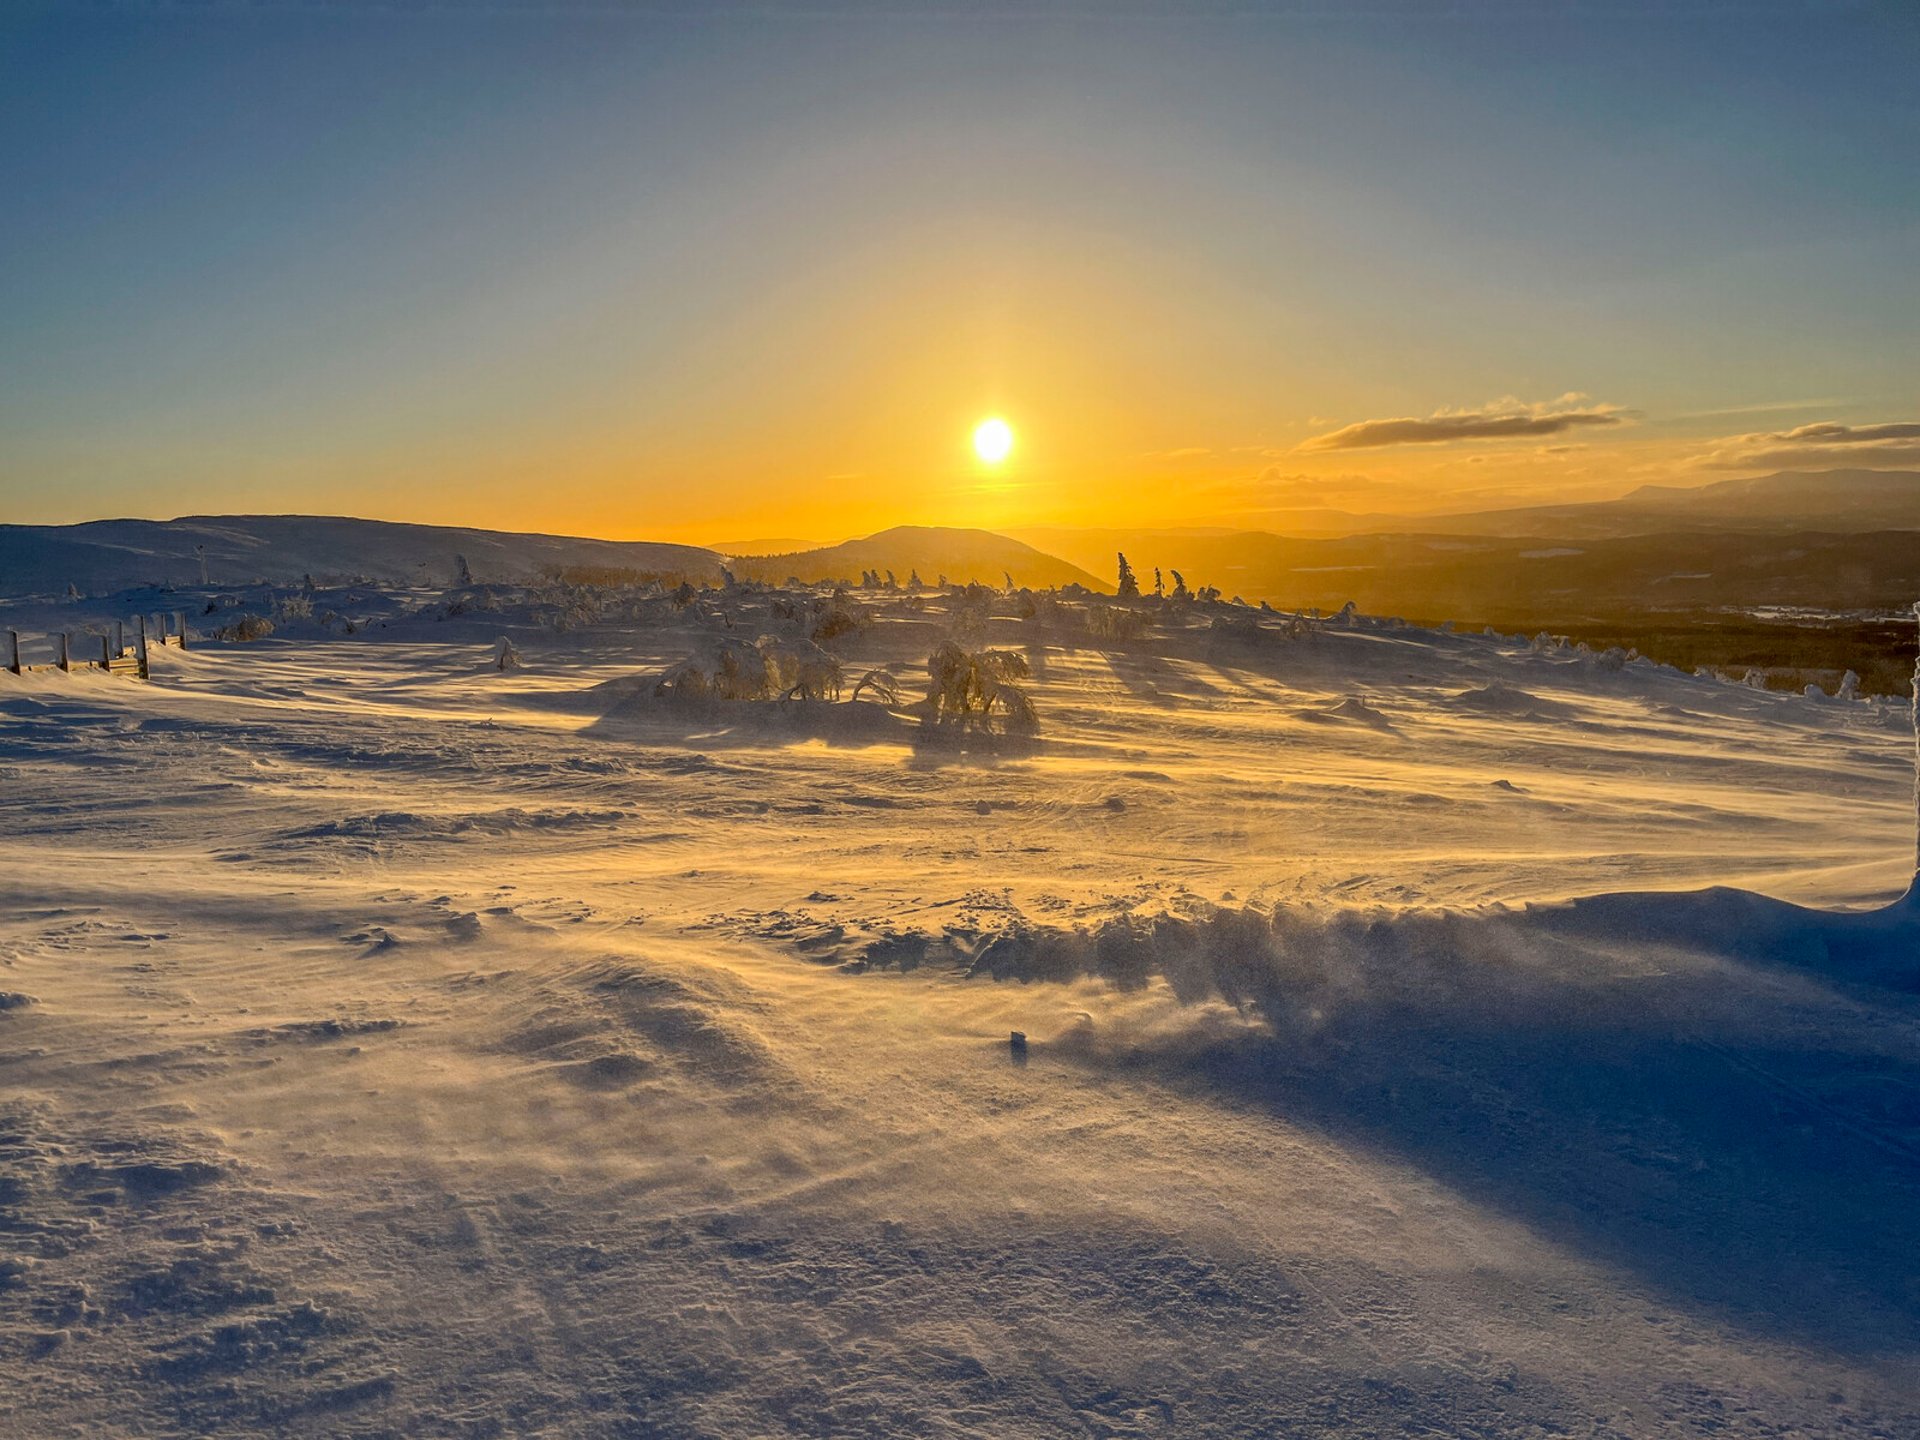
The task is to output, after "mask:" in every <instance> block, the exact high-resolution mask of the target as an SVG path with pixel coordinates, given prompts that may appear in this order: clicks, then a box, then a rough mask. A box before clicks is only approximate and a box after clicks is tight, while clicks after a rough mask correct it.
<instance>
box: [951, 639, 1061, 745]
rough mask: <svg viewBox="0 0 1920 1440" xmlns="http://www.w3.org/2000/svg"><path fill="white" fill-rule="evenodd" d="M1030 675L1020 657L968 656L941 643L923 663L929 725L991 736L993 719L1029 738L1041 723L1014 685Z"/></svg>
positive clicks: (997, 654)
mask: <svg viewBox="0 0 1920 1440" xmlns="http://www.w3.org/2000/svg"><path fill="white" fill-rule="evenodd" d="M1029 673H1030V672H1029V670H1028V668H1027V662H1026V659H1025V657H1023V656H1022V655H1021V654H1020V653H1019V652H1018V651H1014V650H979V651H969V650H963V649H962V648H961V647H960V646H958V645H956V644H954V642H953V641H951V640H945V641H942V642H941V644H940V647H939V648H938V649H937V650H935V651H934V652H933V654H931V655H929V656H928V657H927V680H928V683H927V716H926V720H927V723H928V724H929V725H933V726H942V725H953V726H959V727H962V728H971V727H974V726H977V727H979V728H980V729H982V730H991V729H992V728H993V722H994V719H995V716H996V714H997V715H998V717H999V719H1000V722H1001V725H1002V727H1003V728H1004V729H1005V730H1007V731H1008V732H1009V733H1012V734H1031V733H1032V732H1033V731H1034V730H1036V729H1037V728H1039V717H1038V716H1037V715H1036V714H1035V712H1034V708H1033V701H1032V700H1030V699H1029V698H1028V697H1027V693H1026V692H1025V691H1024V690H1022V689H1021V688H1020V687H1019V686H1018V685H1016V684H1014V683H1013V682H1014V681H1016V680H1024V679H1026V678H1027V676H1028V675H1029Z"/></svg>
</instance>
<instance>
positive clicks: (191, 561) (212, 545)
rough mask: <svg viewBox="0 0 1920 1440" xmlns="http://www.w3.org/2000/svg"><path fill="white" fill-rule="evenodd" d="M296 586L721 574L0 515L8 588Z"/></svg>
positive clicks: (325, 536)
mask: <svg viewBox="0 0 1920 1440" xmlns="http://www.w3.org/2000/svg"><path fill="white" fill-rule="evenodd" d="M203 558H204V560H205V563H206V576H207V579H208V580H209V581H211V582H212V583H213V584H215V585H229V586H231V585H245V584H249V583H251V582H253V581H256V580H267V581H271V582H274V583H278V584H297V583H299V582H300V581H301V580H302V579H303V578H304V577H305V576H308V575H312V576H315V577H318V578H320V579H322V580H327V579H340V578H349V577H361V578H365V579H370V580H375V581H381V582H385V583H388V584H397V585H417V584H422V583H432V584H442V585H444V584H449V583H451V582H453V581H454V580H456V579H457V578H458V577H459V574H460V565H461V562H462V561H463V560H464V561H465V563H466V564H467V566H468V567H469V570H470V571H471V573H472V575H473V576H474V578H476V579H479V580H491V581H505V580H529V579H532V578H534V577H535V576H537V575H540V574H541V573H543V572H545V571H548V570H552V569H580V568H603V569H619V570H633V571H649V572H657V573H666V572H678V573H684V574H686V575H689V576H692V577H693V578H695V579H696V580H699V579H715V578H717V577H718V575H719V558H718V557H717V556H716V555H714V554H713V553H712V552H711V551H708V550H701V549H698V548H697V547H695V546H691V545H662V544H657V543H654V542H651V541H631V540H591V539H584V538H580V537H576V536H563V535H526V534H518V533H515V532H511V531H504V530H474V529H468V528H464V527H459V526H450V525H407V524H401V523H399V522H396V521H390V520H358V519H350V518H347V517H344V516H331V515H189V516H184V517H182V518H181V519H178V520H94V521H89V522H87V523H85V524H81V525H0V595H4V596H21V595H35V594H41V595H47V594H64V593H66V590H67V587H68V586H69V585H71V586H74V587H75V588H77V589H79V590H80V591H82V592H83V593H87V594H93V593H111V592H115V591H120V590H128V589H132V588H134V587H135V586H141V585H197V584H198V583H199V582H200V578H201V573H202V572H201V562H202V559H203Z"/></svg>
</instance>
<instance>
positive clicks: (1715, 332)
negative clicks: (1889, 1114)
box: [0, 0, 1920, 538]
mask: <svg viewBox="0 0 1920 1440" xmlns="http://www.w3.org/2000/svg"><path fill="white" fill-rule="evenodd" d="M1438 8H1439V7H1423V6H1410V5H1390V4H1389V5H1372V6H1359V7H1353V8H1347V7H1338V6H1324V5H1314V6H1305V5H1301V6H1280V7H1275V8H1273V9H1266V10H1262V11H1260V13H1258V14H1234V13H1230V12H1229V10H1228V7H1202V8H1200V9H1185V10H1175V9H1173V8H1171V7H1166V8H1161V7H1146V6H1138V7H1130V9H1129V10H1128V11H1127V13H1115V12H1113V11H1110V10H1105V9H1101V8H1100V7H1080V6H1062V5H1055V6H1046V5H1042V6H1026V5H1017V6H1004V7H994V8H993V9H992V10H991V12H990V13H969V12H968V11H966V10H964V9H962V8H959V7H951V6H942V7H901V6H858V5H835V6H831V7H828V6H805V5H761V6H755V7H750V8H748V7H739V8H732V9H728V10H725V11H723V12H721V13H719V14H714V15H708V14H703V13H690V12H692V11H693V10H694V7H685V6H682V7H674V6H665V7H661V6H653V7H626V6H621V5H612V4H608V5H566V4H550V5H549V4H537V3H531V4H521V5H510V6H509V5H500V6H492V5H479V6H471V7H462V6H440V5H412V4H406V3H396V4H391V5H372V4H356V3H351V0H348V3H334V4H310V5H309V4H267V5H259V6H254V5H239V4H211V5H190V4H181V5H142V4H136V3H125V4H115V5H89V6H84V7H73V6H33V5H26V6H20V5H16V6H14V7H12V8H11V9H10V10H9V11H8V12H7V14H6V16H5V18H4V19H0V193H4V194H5V195H7V196H8V197H9V199H8V203H7V205H6V207H5V214H4V218H3V219H0V518H4V519H8V520H31V521H65V520H73V519H81V518H88V517H90V516H97V515H106V514H176V513H187V512H191V511H207V510H236V509H281V510H285V509H306V510H314V509H327V510H347V511H353V512H355V513H365V514H381V515H392V516H394V517H396V518H409V519H432V520H444V521H449V522H458V523H487V524H497V525H501V526H505V527H509V528H572V529H592V530H594V531H596V532H600V533H617V534H671V535H673V536H675V537H676V538H701V535H702V534H703V533H704V534H705V535H706V537H707V538H714V537H715V536H716V535H718V534H735V535H738V534H740V533H742V527H745V529H746V530H747V531H756V530H767V529H773V530H779V531H781V532H783V533H796V527H800V528H799V529H798V530H797V533H803V534H806V533H816V532H833V531H836V530H837V529H840V528H844V527H853V528H859V527H860V526H862V525H866V524H868V523H869V521H871V522H872V523H873V524H874V525H876V526H877V525H878V524H880V523H888V522H890V521H891V520H896V519H900V520H905V519H930V518H954V519H969V518H982V517H985V518H987V519H991V520H994V521H1004V522H1006V523H1014V522H1017V521H1027V522H1045V521H1067V522H1069V523H1072V522H1075V521H1081V520H1085V521H1089V522H1091V521H1092V520H1094V519H1096V518H1101V519H1114V518H1123V516H1119V515H1114V514H1110V513H1107V512H1109V511H1112V510H1114V509H1116V508H1117V509H1118V510H1120V511H1121V512H1124V513H1125V514H1127V515H1131V514H1133V513H1135V512H1138V513H1139V514H1140V515H1141V516H1142V517H1143V518H1144V516H1145V510H1144V509H1143V508H1142V507H1143V506H1147V508H1152V507H1151V506H1148V503H1147V502H1148V500H1149V498H1151V500H1152V505H1153V506H1158V507H1159V508H1160V509H1162V510H1166V511H1167V512H1168V515H1172V514H1175V513H1176V512H1177V513H1181V514H1186V515H1188V517H1189V518H1192V519H1194V520H1196V521H1201V520H1208V519H1212V518H1216V512H1217V513H1219V514H1224V513H1226V512H1227V511H1231V512H1233V513H1235V514H1239V513H1243V512H1245V513H1254V512H1257V511H1258V510H1259V508H1260V505H1261V503H1262V495H1263V493H1264V492H1263V487H1265V490H1284V489H1285V488H1286V487H1287V486H1288V485H1290V484H1293V483H1295V482H1296V481H1297V480H1298V478H1299V477H1301V476H1308V477H1315V478H1316V482H1318V481H1325V480H1326V479H1328V478H1329V477H1332V476H1333V475H1334V474H1335V473H1336V472H1333V471H1325V473H1324V474H1323V473H1322V471H1324V470H1325V467H1326V466H1328V465H1330V464H1332V463H1333V462H1332V461H1331V460H1327V459H1325V458H1320V457H1321V452H1319V451H1315V450H1313V449H1311V448H1309V449H1307V450H1296V447H1298V446H1300V445H1302V444H1304V443H1307V442H1309V441H1310V440H1311V439H1312V438H1313V436H1314V435H1315V434H1316V433H1324V432H1330V431H1333V430H1336V429H1337V428H1339V427H1345V426H1352V425H1356V424H1361V423H1364V422H1367V421H1370V420H1377V419H1387V418H1396V417H1428V416H1431V415H1434V414H1435V413H1436V412H1441V411H1455V412H1478V411H1482V410H1489V409H1490V410H1494V411H1499V410H1502V409H1503V407H1504V408H1505V409H1514V408H1515V407H1519V408H1527V409H1529V410H1544V411H1546V412H1552V407H1553V406H1554V405H1555V404H1556V403H1558V402H1557V397H1562V396H1565V395H1568V394H1569V393H1573V394H1577V395H1579V396H1581V397H1585V398H1583V399H1579V400H1576V401H1572V402H1569V405H1568V406H1563V407H1562V408H1563V409H1568V408H1571V409H1580V408H1581V407H1583V406H1584V407H1588V408H1595V409H1605V410H1606V411H1607V412H1609V414H1610V415H1613V416H1616V417H1618V423H1617V424H1616V423H1610V424H1609V428H1608V430H1607V431H1606V433H1604V434H1602V433H1600V432H1599V431H1589V432H1585V433H1583V434H1582V435H1581V436H1580V437H1579V438H1580V440H1581V441H1582V447H1581V448H1579V449H1578V450H1577V451H1566V452H1563V453H1562V454H1561V455H1560V456H1559V457H1557V458H1556V456H1554V455H1550V454H1546V453H1542V452H1543V451H1544V450H1545V449H1546V448H1547V447H1542V446H1528V447H1525V448H1521V447H1519V446H1516V445H1515V444H1513V443H1511V442H1504V441H1500V440H1488V441H1484V442H1480V441H1474V440H1459V441H1455V440H1449V441H1447V442H1446V443H1445V445H1443V446H1440V447H1437V448H1436V447H1435V446H1431V445H1427V446H1419V447H1415V448H1414V449H1411V450H1408V451H1406V452H1405V453H1402V452H1399V451H1394V452H1391V453H1389V452H1386V451H1381V452H1374V451H1369V452H1368V453H1367V454H1366V455H1365V456H1364V457H1362V458H1363V460H1364V462H1365V463H1364V464H1363V465H1361V466H1360V467H1359V468H1358V469H1356V468H1355V466H1356V461H1355V458H1354V455H1353V454H1352V453H1345V454H1342V455H1340V456H1338V457H1336V458H1337V459H1338V463H1339V465H1340V466H1341V469H1340V470H1339V471H1338V472H1337V474H1338V475H1343V476H1346V477H1347V478H1348V479H1350V480H1351V481H1352V482H1353V483H1354V484H1355V485H1356V486H1360V485H1364V486H1370V487H1374V488H1375V489H1376V490H1378V489H1379V487H1388V488H1389V489H1393V494H1394V495H1395V496H1396V497H1397V498H1396V500H1395V501H1394V503H1396V504H1405V505H1410V506H1416V507H1417V505H1418V503H1419V502H1420V501H1421V499H1422V497H1423V496H1424V497H1427V498H1428V499H1430V500H1431V501H1432V502H1433V503H1435V504H1445V503H1447V502H1448V500H1449V498H1450V497H1458V496H1461V495H1464V494H1466V493H1467V492H1468V491H1469V490H1470V489H1474V488H1475V487H1478V488H1482V489H1484V488H1486V487H1485V485H1484V484H1483V483H1482V480H1483V477H1494V478H1493V479H1492V481H1491V484H1492V488H1493V490H1494V491H1495V492H1498V491H1500V490H1501V489H1502V487H1504V488H1505V489H1506V490H1509V491H1511V492H1512V493H1514V494H1516V495H1534V494H1567V495H1582V494H1587V493H1600V492H1602V491H1605V490H1606V489H1608V488H1609V487H1612V488H1613V489H1614V490H1615V491H1617V490H1619V489H1624V488H1627V486H1628V485H1629V484H1631V483H1639V482H1640V481H1642V480H1645V479H1650V478H1660V479H1672V478H1684V477H1691V478H1701V479H1705V478H1716V475H1717V474H1718V473H1724V471H1725V469H1726V468H1727V467H1729V466H1737V464H1738V462H1739V461H1740V460H1741V459H1742V458H1743V457H1745V456H1748V455H1762V454H1767V455H1771V454H1774V453H1776V452H1778V451H1780V450H1781V449H1782V448H1783V447H1784V449H1785V450H1787V451H1788V452H1793V450H1794V445H1795V444H1796V443H1799V442H1792V441H1783V442H1782V443H1781V444H1770V443H1769V442H1768V437H1781V436H1789V435H1791V432H1792V431H1793V430H1794V429H1795V428H1797V427H1800V426H1802V425H1805V424H1809V423H1821V424H1838V425H1842V426H1849V427H1864V426H1868V425H1872V424H1875V423H1885V422H1896V421H1905V420H1911V419H1912V418H1914V416H1915V415H1916V414H1920V397H1917V396H1916V393H1915V392H1916V389H1920V384H1917V383H1916V382H1917V381H1920V345H1916V343H1915V340H1914V336H1915V335H1916V334H1920V285H1916V284H1915V283H1914V282H1915V279H1916V276H1920V98H1917V97H1920V84H1916V82H1915V79H1914V76H1915V74H1916V73H1920V72H1916V62H1920V7H1916V6H1911V5H1902V6H1870V5H1850V4H1782V5H1758V6H1741V7H1734V6H1728V5H1719V4H1679V5H1638V4H1607V5H1581V4H1561V5H1544V4H1542V5H1491V6H1473V5H1464V6H1453V7H1444V8H1445V9H1446V10H1447V12H1448V13H1444V14H1442V13H1438ZM676 12H677V13H676ZM987 410H992V411H995V412H1005V413H1007V414H1008V416H1009V418H1010V419H1011V420H1012V421H1013V422H1014V424H1015V426H1016V430H1018V431H1019V432H1020V434H1021V436H1022V446H1021V448H1020V450H1019V451H1018V452H1017V459H1018V461H1019V463H1020V466H1021V467H1022V468H1020V469H1019V470H1018V473H1017V475H1015V476H1013V477H1011V478H1008V477H996V478H995V479H994V480H993V481H992V482H991V483H990V484H988V483H985V482H982V481H981V480H980V478H979V477H978V476H975V475H973V474H971V473H970V471H969V470H968V467H967V462H966V459H965V457H964V455H963V454H962V453H961V450H962V447H961V445H960V442H959V441H958V440H957V439H956V437H962V436H964V434H965V433H966V430H967V429H968V427H970V425H971V423H972V420H973V419H974V418H975V417H976V416H977V415H978V414H980V413H985V412H986V411H987ZM1553 413H1557V412H1553ZM1382 433H1385V432H1382ZM1742 446H1744V447H1745V448H1744V449H1743V448H1742ZM1830 449H1832V447H1830V446H1828V447H1825V448H1824V449H1822V450H1820V451H1819V452H1818V454H1819V456H1820V458H1821V460H1822V463H1824V460H1825V455H1826V450H1830ZM1807 453H1809V454H1810V455H1813V454H1815V453H1816V452H1815V451H1814V450H1812V449H1809V450H1808V452H1807ZM1856 453H1857V454H1858V455H1860V456H1861V457H1864V458H1865V459H1866V460H1867V461H1868V463H1876V464H1883V465H1886V464H1895V463H1913V456H1912V453H1911V449H1910V448H1907V449H1903V448H1902V447H1901V445H1900V443H1899V442H1898V441H1897V440H1895V441H1881V440H1875V441H1873V442H1872V443H1871V444H1867V445H1865V446H1863V448H1861V449H1860V450H1858V451H1857V452H1854V451H1848V452H1846V454H1845V455H1844V456H1843V457H1842V458H1850V457H1851V456H1852V455H1854V454H1856ZM1295 456H1297V458H1289V457H1295ZM1569 456H1571V457H1572V458H1568V457H1569ZM1168 457H1177V458H1168ZM1769 463H1771V462H1769ZM1810 463H1812V462H1810ZM1470 464H1471V465H1472V466H1474V467H1477V468H1474V469H1471V470H1470V469H1469V465H1470ZM1316 467H1320V468H1318V469H1316ZM1393 487H1397V489H1394V488H1393ZM1223 497H1226V498H1223ZM1181 507H1185V508H1184V510H1182V509H1181ZM1209 507H1211V508H1209ZM959 510H965V511H967V512H968V513H967V514H965V515H961V514H952V513H949V512H954V511H959ZM1161 518H1166V517H1161Z"/></svg>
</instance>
